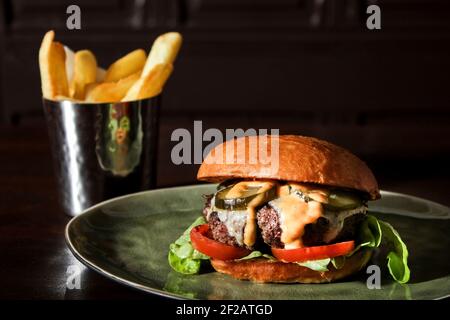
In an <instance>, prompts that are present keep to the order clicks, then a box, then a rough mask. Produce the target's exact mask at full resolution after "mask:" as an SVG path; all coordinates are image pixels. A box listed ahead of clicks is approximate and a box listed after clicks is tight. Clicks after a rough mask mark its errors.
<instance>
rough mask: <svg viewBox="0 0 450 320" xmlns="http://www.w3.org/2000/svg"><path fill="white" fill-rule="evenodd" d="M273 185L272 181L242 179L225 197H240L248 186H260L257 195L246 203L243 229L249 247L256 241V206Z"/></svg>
mask: <svg viewBox="0 0 450 320" xmlns="http://www.w3.org/2000/svg"><path fill="white" fill-rule="evenodd" d="M274 186H275V182H272V181H243V182H239V183H237V184H236V185H235V186H234V187H233V188H231V190H230V191H228V193H227V195H226V197H227V198H230V199H231V198H240V197H242V196H243V195H245V194H246V192H247V191H248V190H249V189H250V188H255V187H260V188H259V190H258V193H259V194H258V195H257V196H256V197H255V198H253V199H252V200H251V201H250V202H249V203H248V205H247V221H246V224H245V229H244V244H245V245H246V246H248V247H251V246H253V245H254V244H255V242H256V231H257V227H256V207H258V206H260V205H262V204H263V203H264V202H265V201H266V199H265V197H264V193H265V192H266V191H268V190H270V189H271V188H273V187H274Z"/></svg>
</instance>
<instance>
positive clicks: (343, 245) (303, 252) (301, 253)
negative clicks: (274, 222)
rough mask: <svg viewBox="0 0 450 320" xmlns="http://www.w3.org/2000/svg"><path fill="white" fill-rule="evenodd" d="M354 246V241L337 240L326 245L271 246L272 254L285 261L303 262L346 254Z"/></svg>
mask: <svg viewBox="0 0 450 320" xmlns="http://www.w3.org/2000/svg"><path fill="white" fill-rule="evenodd" d="M354 248H355V241H346V242H339V243H335V244H330V245H326V246H316V247H304V248H296V249H280V248H272V254H273V255H274V256H275V257H276V258H277V259H278V260H281V261H285V262H305V261H310V260H320V259H326V258H334V257H338V256H343V255H346V254H348V253H350V252H352V250H353V249H354Z"/></svg>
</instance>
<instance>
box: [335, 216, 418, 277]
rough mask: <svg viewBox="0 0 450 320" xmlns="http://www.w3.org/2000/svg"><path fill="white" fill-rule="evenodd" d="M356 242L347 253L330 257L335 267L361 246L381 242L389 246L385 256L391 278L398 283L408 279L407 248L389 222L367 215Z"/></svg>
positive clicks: (375, 246) (376, 244)
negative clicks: (353, 247)
mask: <svg viewBox="0 0 450 320" xmlns="http://www.w3.org/2000/svg"><path fill="white" fill-rule="evenodd" d="M358 242H359V245H358V246H357V247H356V248H355V249H354V250H353V251H352V252H350V253H349V254H348V255H346V256H343V257H335V258H333V259H331V263H332V264H333V266H334V267H335V268H336V269H340V268H342V267H343V266H344V265H345V259H346V258H348V257H350V256H352V255H353V254H354V253H355V252H357V251H358V250H360V249H361V248H364V247H368V248H378V247H379V246H380V245H381V243H383V244H386V245H387V246H388V248H389V251H388V254H387V257H386V258H387V266H388V269H389V273H390V274H391V276H392V278H393V279H394V280H395V281H397V282H399V283H406V282H408V281H409V278H410V274H411V272H410V270H409V267H408V248H407V247H406V245H405V243H404V242H403V241H402V239H401V237H400V235H399V234H398V232H397V231H396V230H395V229H394V228H393V227H392V226H391V225H390V224H389V223H387V222H384V221H382V220H378V219H377V218H376V217H374V216H372V215H367V217H366V219H365V220H364V222H363V223H362V225H361V228H360V230H359V236H358Z"/></svg>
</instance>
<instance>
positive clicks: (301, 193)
mask: <svg viewBox="0 0 450 320" xmlns="http://www.w3.org/2000/svg"><path fill="white" fill-rule="evenodd" d="M366 212H367V204H366V201H365V199H364V197H363V196H362V194H358V193H357V192H356V191H347V190H340V189H336V188H324V187H319V186H317V185H312V184H298V183H279V182H274V181H240V182H236V183H233V184H230V185H225V186H223V185H221V186H220V187H219V191H218V192H217V193H215V194H214V195H210V196H208V197H207V201H206V205H205V209H204V211H203V213H204V215H205V218H206V220H207V221H208V224H209V227H210V230H211V236H212V238H213V239H214V240H216V241H219V242H222V243H225V244H229V245H233V246H238V247H246V248H248V249H254V248H255V246H257V244H258V242H262V241H263V242H265V243H266V244H268V245H269V246H271V247H276V248H285V249H294V248H301V247H305V246H315V245H324V244H330V243H334V242H337V241H346V240H352V239H353V238H354V236H355V231H356V230H357V228H358V225H359V224H360V223H361V221H362V220H363V219H364V215H365V214H366ZM258 239H262V241H258Z"/></svg>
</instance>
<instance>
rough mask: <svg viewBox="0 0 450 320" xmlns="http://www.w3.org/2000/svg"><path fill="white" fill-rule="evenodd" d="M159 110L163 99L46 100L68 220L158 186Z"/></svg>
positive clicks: (46, 114)
mask: <svg viewBox="0 0 450 320" xmlns="http://www.w3.org/2000/svg"><path fill="white" fill-rule="evenodd" d="M159 104H160V97H155V98H151V99H145V100H139V101H133V102H123V103H99V104H80V103H75V102H71V101H50V100H46V99H44V112H45V116H46V119H47V125H48V132H49V137H50V143H51V148H52V153H53V160H54V170H55V175H56V178H57V183H58V192H59V196H60V201H61V204H62V206H63V208H64V210H65V212H66V213H67V214H69V215H76V214H79V213H81V212H82V211H83V210H84V209H86V208H88V207H90V206H92V205H94V204H96V203H98V202H100V201H103V200H106V199H109V198H112V197H115V196H119V195H123V194H127V193H131V192H137V191H140V190H146V189H149V188H152V187H154V186H155V183H156V150H157V140H158V139H157V134H158V123H159V121H158V118H159Z"/></svg>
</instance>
